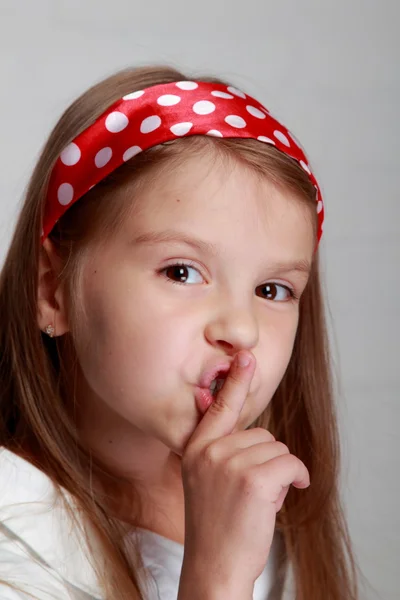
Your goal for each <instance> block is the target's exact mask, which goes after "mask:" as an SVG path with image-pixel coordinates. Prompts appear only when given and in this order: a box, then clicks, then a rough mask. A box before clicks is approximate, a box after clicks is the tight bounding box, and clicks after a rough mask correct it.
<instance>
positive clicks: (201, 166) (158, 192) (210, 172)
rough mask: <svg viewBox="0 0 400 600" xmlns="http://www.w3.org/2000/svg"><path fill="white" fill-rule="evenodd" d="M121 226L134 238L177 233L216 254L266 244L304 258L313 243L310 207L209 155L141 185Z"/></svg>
mask: <svg viewBox="0 0 400 600" xmlns="http://www.w3.org/2000/svg"><path fill="white" fill-rule="evenodd" d="M125 227H126V229H127V231H129V233H130V232H132V233H134V234H135V235H136V234H139V235H140V234H141V233H144V232H149V231H152V232H162V231H163V230H165V229H175V230H176V229H178V230H180V231H182V232H184V233H186V234H188V235H190V234H192V235H193V236H196V237H200V238H202V239H204V240H209V241H210V242H212V243H215V244H216V245H219V246H221V250H223V249H224V248H227V249H229V248H231V249H232V248H236V250H237V249H238V244H239V245H241V247H243V246H244V244H246V243H250V244H251V245H252V247H253V248H254V249H256V250H259V251H260V252H264V251H267V250H268V246H269V247H270V249H271V250H272V249H273V248H274V247H275V249H277V248H279V247H280V248H281V251H284V249H285V248H286V249H287V251H288V252H289V253H294V254H299V253H300V254H305V255H307V254H309V253H310V252H312V249H313V245H314V237H313V223H312V213H311V210H310V207H308V206H306V205H305V203H304V202H302V201H300V200H299V199H298V198H297V197H296V196H295V195H294V194H293V193H292V192H289V191H286V190H285V189H283V188H280V187H277V186H276V185H274V184H273V183H272V182H271V181H270V180H269V179H267V178H266V177H262V176H260V175H259V174H256V173H255V172H254V171H253V170H251V169H250V168H249V167H246V166H244V165H242V164H240V163H237V162H233V161H229V162H227V161H222V160H219V159H218V157H216V156H215V155H213V153H210V154H208V155H205V156H202V157H196V158H191V159H187V160H185V161H184V162H183V163H182V164H180V165H179V168H178V169H174V170H172V171H171V172H167V171H164V172H162V173H161V174H160V175H159V176H158V177H157V178H156V179H154V180H153V181H152V182H151V184H150V185H147V186H145V187H144V188H143V189H142V191H141V192H140V194H139V195H138V197H136V198H135V210H134V214H133V213H132V215H131V218H130V219H128V220H127V222H126V224H125Z"/></svg>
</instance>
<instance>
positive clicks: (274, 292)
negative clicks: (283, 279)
mask: <svg viewBox="0 0 400 600" xmlns="http://www.w3.org/2000/svg"><path fill="white" fill-rule="evenodd" d="M257 290H260V292H261V293H260V295H261V296H262V297H263V298H266V299H267V300H275V301H276V302H285V300H290V299H291V298H294V297H295V295H294V292H293V290H291V289H290V288H289V287H287V286H286V285H280V284H279V283H266V284H265V285H261V286H259V287H258V288H257Z"/></svg>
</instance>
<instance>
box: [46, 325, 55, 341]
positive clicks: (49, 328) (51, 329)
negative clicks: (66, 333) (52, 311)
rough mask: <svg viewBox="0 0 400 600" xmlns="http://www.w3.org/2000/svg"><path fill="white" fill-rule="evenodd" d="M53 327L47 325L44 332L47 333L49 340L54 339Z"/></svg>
mask: <svg viewBox="0 0 400 600" xmlns="http://www.w3.org/2000/svg"><path fill="white" fill-rule="evenodd" d="M54 331H55V329H54V327H53V325H47V327H46V329H45V332H46V333H47V335H48V336H50V337H51V338H52V337H54Z"/></svg>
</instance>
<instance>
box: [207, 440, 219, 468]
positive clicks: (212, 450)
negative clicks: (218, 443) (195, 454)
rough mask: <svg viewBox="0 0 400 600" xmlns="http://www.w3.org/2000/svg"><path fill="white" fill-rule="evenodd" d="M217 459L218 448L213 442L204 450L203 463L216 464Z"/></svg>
mask: <svg viewBox="0 0 400 600" xmlns="http://www.w3.org/2000/svg"><path fill="white" fill-rule="evenodd" d="M217 460H218V452H217V448H216V447H215V446H214V445H213V444H210V445H209V446H206V448H204V450H203V463H204V464H205V465H206V466H211V465H215V464H216V463H217Z"/></svg>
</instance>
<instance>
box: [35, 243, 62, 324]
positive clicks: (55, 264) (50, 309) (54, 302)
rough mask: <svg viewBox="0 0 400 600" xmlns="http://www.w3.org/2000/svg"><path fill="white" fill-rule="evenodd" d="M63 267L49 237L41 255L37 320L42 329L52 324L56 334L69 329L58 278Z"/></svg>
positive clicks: (41, 250)
mask: <svg viewBox="0 0 400 600" xmlns="http://www.w3.org/2000/svg"><path fill="white" fill-rule="evenodd" d="M62 268H63V263H62V261H61V259H60V257H59V256H58V255H57V253H56V251H55V248H54V244H53V243H52V242H51V241H50V240H49V239H48V238H47V239H46V240H45V241H44V242H43V245H42V247H41V249H40V257H39V278H38V292H37V298H38V309H37V321H38V325H39V327H40V329H41V330H42V331H44V330H45V329H46V327H47V325H52V326H53V327H54V330H55V331H54V335H55V336H59V335H63V334H64V333H66V332H67V331H69V327H68V312H67V305H66V297H65V292H64V289H63V286H62V285H61V284H60V281H59V279H58V277H59V275H60V273H61V269H62Z"/></svg>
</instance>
